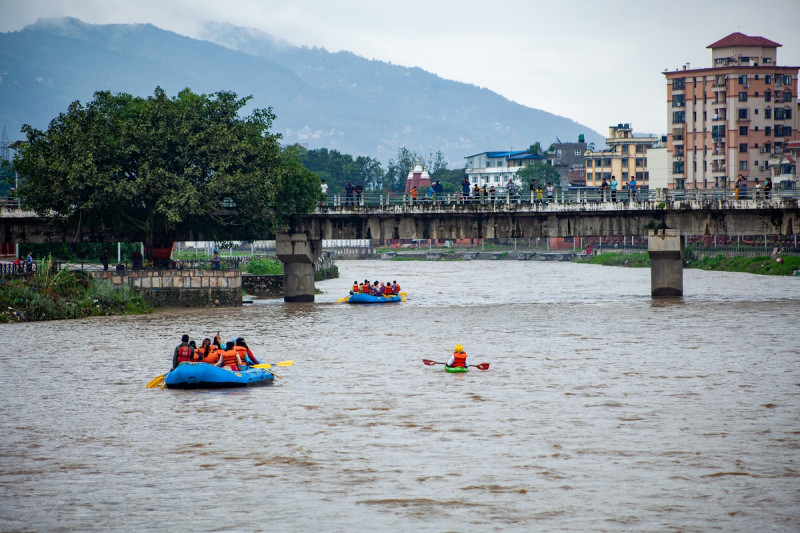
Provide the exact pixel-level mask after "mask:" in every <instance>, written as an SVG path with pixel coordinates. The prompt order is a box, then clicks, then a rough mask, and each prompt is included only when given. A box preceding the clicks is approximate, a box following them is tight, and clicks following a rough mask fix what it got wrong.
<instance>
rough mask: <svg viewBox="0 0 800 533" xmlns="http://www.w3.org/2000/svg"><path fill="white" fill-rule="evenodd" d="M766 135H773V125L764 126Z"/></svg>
mask: <svg viewBox="0 0 800 533" xmlns="http://www.w3.org/2000/svg"><path fill="white" fill-rule="evenodd" d="M764 135H766V136H767V137H771V136H772V126H764Z"/></svg>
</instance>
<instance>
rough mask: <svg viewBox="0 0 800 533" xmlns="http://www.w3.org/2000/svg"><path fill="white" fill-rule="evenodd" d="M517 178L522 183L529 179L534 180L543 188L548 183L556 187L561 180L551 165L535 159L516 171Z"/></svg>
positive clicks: (529, 180)
mask: <svg viewBox="0 0 800 533" xmlns="http://www.w3.org/2000/svg"><path fill="white" fill-rule="evenodd" d="M517 179H518V180H520V181H521V182H522V183H523V185H524V184H528V183H530V182H531V180H536V185H537V186H539V187H541V188H542V189H544V188H545V187H546V186H547V184H548V183H551V184H553V186H554V187H558V184H559V183H560V182H561V177H560V176H559V174H558V171H557V170H556V169H555V168H553V166H552V165H548V164H547V163H545V162H544V161H535V162H534V163H532V164H530V165H527V166H525V167H522V168H521V169H519V170H518V171H517Z"/></svg>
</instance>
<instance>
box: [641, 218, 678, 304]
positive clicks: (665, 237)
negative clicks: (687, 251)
mask: <svg viewBox="0 0 800 533" xmlns="http://www.w3.org/2000/svg"><path fill="white" fill-rule="evenodd" d="M647 253H648V254H650V296H652V297H653V298H659V297H665V296H666V297H675V296H683V239H681V234H680V231H678V230H676V229H660V230H649V231H648V233H647Z"/></svg>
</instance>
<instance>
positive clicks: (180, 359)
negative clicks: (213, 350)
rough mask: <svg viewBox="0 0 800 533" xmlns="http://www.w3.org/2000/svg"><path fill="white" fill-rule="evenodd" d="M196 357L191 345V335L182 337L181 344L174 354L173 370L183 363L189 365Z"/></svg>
mask: <svg viewBox="0 0 800 533" xmlns="http://www.w3.org/2000/svg"><path fill="white" fill-rule="evenodd" d="M193 356H194V350H192V347H191V346H190V345H189V335H186V334H184V335H183V336H181V343H180V344H179V345H177V346H176V347H175V351H174V352H173V354H172V369H173V370H174V369H175V368H176V367H177V366H178V365H179V364H181V363H189V362H191V360H192V357H193Z"/></svg>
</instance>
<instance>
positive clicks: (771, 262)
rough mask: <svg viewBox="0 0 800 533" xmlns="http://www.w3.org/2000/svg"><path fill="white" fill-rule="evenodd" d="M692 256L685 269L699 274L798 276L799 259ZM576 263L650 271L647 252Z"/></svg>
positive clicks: (613, 254)
mask: <svg viewBox="0 0 800 533" xmlns="http://www.w3.org/2000/svg"><path fill="white" fill-rule="evenodd" d="M694 257H695V256H694V253H692V252H691V250H687V253H686V259H687V261H686V264H685V267H686V268H699V269H702V270H714V271H720V272H747V273H749V274H762V275H770V276H791V275H800V257H796V256H786V257H782V258H781V259H782V262H781V263H779V262H777V261H776V260H775V258H773V257H767V256H761V257H726V256H724V255H717V256H715V257H704V258H703V259H695V258H694ZM575 261H576V262H579V263H590V264H593V265H604V266H627V267H642V268H643V267H649V266H650V256H649V255H648V253H647V252H641V253H634V254H620V253H614V252H607V253H602V254H598V255H596V256H594V257H592V258H591V259H576V260H575Z"/></svg>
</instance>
